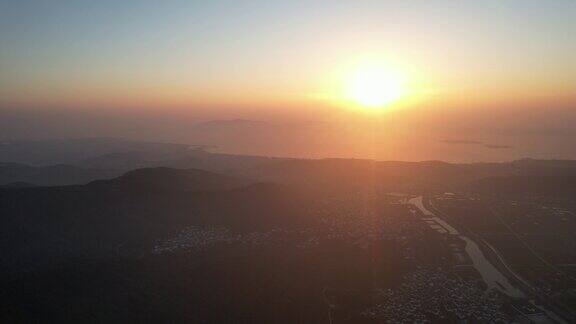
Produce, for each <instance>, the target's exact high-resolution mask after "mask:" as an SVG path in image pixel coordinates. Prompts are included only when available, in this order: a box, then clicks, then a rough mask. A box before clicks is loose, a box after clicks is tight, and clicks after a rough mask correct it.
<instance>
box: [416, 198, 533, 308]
mask: <svg viewBox="0 0 576 324" xmlns="http://www.w3.org/2000/svg"><path fill="white" fill-rule="evenodd" d="M408 203H409V204H411V205H413V206H415V207H416V208H418V209H419V210H420V211H421V212H422V214H423V215H424V219H425V220H426V221H428V222H430V221H433V222H434V223H436V225H439V226H441V227H442V228H444V229H445V230H446V232H447V233H448V234H449V235H456V236H458V237H459V238H461V239H462V240H463V241H464V243H465V247H464V250H465V252H466V254H467V255H468V256H469V257H470V259H471V260H472V264H473V266H474V268H475V269H476V270H478V272H479V273H480V275H481V276H482V279H483V280H484V282H486V285H487V286H488V289H493V288H495V289H498V290H500V291H502V292H503V293H505V294H506V295H508V296H510V297H524V293H522V291H520V289H518V288H516V287H514V286H513V285H512V284H511V283H510V281H509V280H508V278H506V276H504V274H502V272H500V271H499V270H498V269H497V268H496V267H495V266H494V265H493V264H492V263H491V262H490V261H488V259H487V258H486V257H485V256H484V253H482V250H481V249H480V247H479V246H478V244H476V242H474V241H473V240H471V239H470V238H468V237H467V236H464V235H462V234H460V232H458V230H457V229H456V228H454V227H452V226H451V225H450V224H448V223H447V222H446V221H444V220H443V219H441V218H440V217H438V216H437V215H436V214H434V213H433V212H431V211H430V210H428V209H427V208H426V206H424V202H423V197H422V196H419V197H416V198H412V199H410V200H409V201H408ZM432 228H435V227H432ZM442 232H444V231H442Z"/></svg>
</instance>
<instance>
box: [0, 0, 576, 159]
mask: <svg viewBox="0 0 576 324" xmlns="http://www.w3.org/2000/svg"><path fill="white" fill-rule="evenodd" d="M575 53H576V1H573V0H546V1H544V0H541V1H537V0H485V1H435V0H426V1H367V0H366V1H362V0H357V1H336V0H332V1H320V0H319V1H274V0H268V1H258V0H254V1H190V0H188V1H184V0H164V1H151V0H141V1H128V0H127V1H111V0H100V1H89V0H74V1H72V0H59V1H47V0H19V1H15V0H13V1H10V0H3V1H0V118H1V120H0V126H3V127H2V129H1V130H0V137H1V138H16V137H18V138H20V137H22V138H48V137H89V136H109V135H113V136H121V137H130V138H137V139H146V140H161V141H177V142H189V143H197V142H199V141H201V142H207V143H205V144H208V145H216V146H218V147H220V148H221V149H222V150H225V151H233V152H235V153H250V154H264V155H283V156H286V155H289V156H304V157H323V156H330V157H336V156H338V157H374V158H380V159H409V160H427V159H441V160H456V161H473V160H506V159H514V158H521V157H526V156H532V157H540V158H576V148H572V147H571V146H570V145H569V143H570V140H573V139H574V138H573V136H574V135H575V134H573V131H572V129H571V128H572V123H573V122H576V59H575V56H574V55H575ZM374 60H377V61H379V62H385V64H386V65H387V66H390V67H392V68H393V69H394V70H396V71H398V72H399V73H400V74H402V75H403V76H405V79H406V84H407V85H406V87H407V89H408V90H407V92H406V94H405V95H404V98H403V100H401V101H400V102H398V103H396V104H394V105H391V107H386V108H384V109H382V111H380V112H378V113H377V114H375V113H374V112H371V111H367V110H366V109H362V108H361V107H358V106H357V105H355V104H352V103H350V102H348V101H346V100H342V98H341V97H342V95H343V92H344V91H343V90H342V87H343V84H344V83H345V81H346V75H347V73H349V71H350V70H351V69H353V67H354V66H356V65H357V64H361V63H362V62H364V61H374ZM210 120H216V121H224V122H223V123H222V125H224V126H223V127H218V128H217V129H207V128H206V127H204V126H203V125H204V124H203V123H205V122H206V121H210ZM235 120H236V121H237V122H230V121H235ZM238 120H240V121H238ZM246 120H248V121H256V122H254V123H246V122H242V121H246ZM31 125H34V127H30V126H31ZM210 125H213V124H210ZM263 133H264V134H267V135H266V136H264V137H263V136H261V134H263Z"/></svg>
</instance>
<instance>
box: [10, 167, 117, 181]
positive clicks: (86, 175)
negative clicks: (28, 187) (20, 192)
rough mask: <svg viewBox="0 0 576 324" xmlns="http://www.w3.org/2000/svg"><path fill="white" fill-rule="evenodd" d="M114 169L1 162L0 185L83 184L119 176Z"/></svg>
mask: <svg viewBox="0 0 576 324" xmlns="http://www.w3.org/2000/svg"><path fill="white" fill-rule="evenodd" d="M118 175H119V174H118V172H117V171H114V170H98V169H84V168H79V167H76V166H72V165H62V164H60V165H52V166H46V167H32V166H29V165H25V164H19V163H0V185H5V184H10V183H18V182H25V183H30V184H34V185H40V186H60V185H70V184H83V183H88V182H90V181H92V180H96V179H106V178H113V177H115V176H118Z"/></svg>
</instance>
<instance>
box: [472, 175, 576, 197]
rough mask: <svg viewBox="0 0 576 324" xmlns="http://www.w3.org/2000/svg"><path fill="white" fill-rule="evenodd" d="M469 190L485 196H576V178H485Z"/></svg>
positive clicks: (476, 182) (474, 183)
mask: <svg viewBox="0 0 576 324" xmlns="http://www.w3.org/2000/svg"><path fill="white" fill-rule="evenodd" d="M467 188H468V190H471V191H474V192H479V193H483V194H497V195H504V194H529V195H543V196H557V197H558V196H559V197H566V196H574V195H576V176H512V177H499V178H485V179H481V180H478V181H475V182H473V183H471V184H470V185H469V186H467Z"/></svg>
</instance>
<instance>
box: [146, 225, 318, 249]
mask: <svg viewBox="0 0 576 324" xmlns="http://www.w3.org/2000/svg"><path fill="white" fill-rule="evenodd" d="M271 242H296V246H297V247H299V248H310V247H312V246H315V245H317V244H318V243H319V239H318V238H317V237H314V236H312V235H311V233H309V231H306V230H304V231H301V232H294V231H287V230H280V229H276V230H271V231H267V232H251V233H246V234H235V233H232V232H231V231H230V230H229V229H227V228H223V227H196V226H189V227H187V228H185V229H184V230H183V231H182V232H180V234H178V235H177V236H175V237H173V238H169V239H166V240H163V241H160V242H158V243H157V244H156V245H155V246H154V248H153V249H152V253H153V254H165V253H173V252H182V251H187V252H200V251H205V250H207V249H208V248H210V247H213V246H215V245H219V244H244V245H249V246H259V245H263V244H267V243H271Z"/></svg>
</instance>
